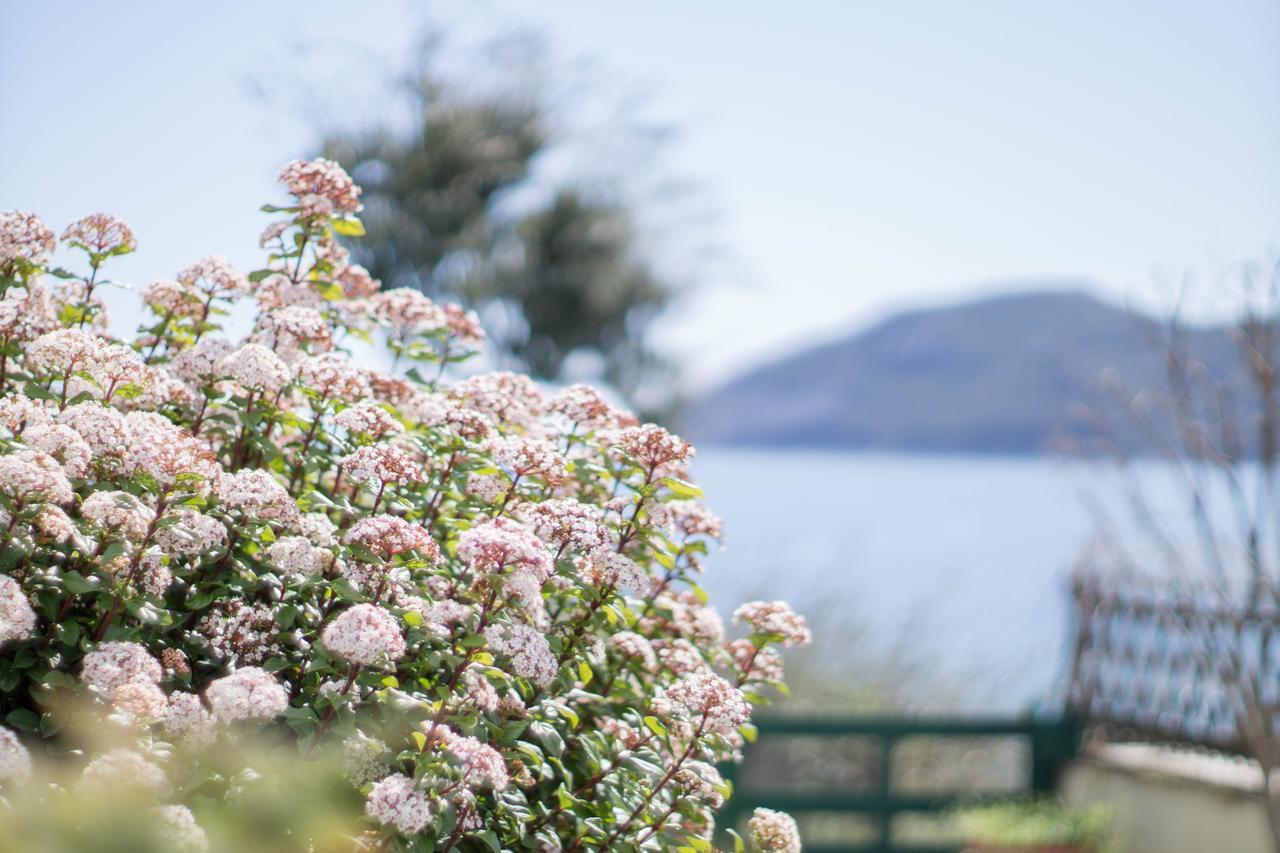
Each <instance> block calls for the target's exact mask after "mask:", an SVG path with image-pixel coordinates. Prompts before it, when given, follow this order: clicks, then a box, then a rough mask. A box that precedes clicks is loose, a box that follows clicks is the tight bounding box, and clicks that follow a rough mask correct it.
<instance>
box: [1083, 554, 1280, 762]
mask: <svg viewBox="0 0 1280 853" xmlns="http://www.w3.org/2000/svg"><path fill="white" fill-rule="evenodd" d="M1072 596H1073V600H1074V605H1075V622H1076V625H1075V628H1076V642H1075V655H1074V660H1073V664H1072V672H1071V680H1070V684H1069V688H1068V697H1067V702H1068V707H1069V708H1070V709H1071V710H1072V711H1074V712H1075V713H1076V714H1078V715H1079V716H1080V717H1081V718H1082V719H1083V720H1084V721H1085V722H1086V723H1088V724H1090V725H1092V726H1094V727H1095V728H1096V727H1102V728H1104V729H1108V730H1112V731H1114V732H1115V733H1116V734H1119V735H1123V736H1127V737H1134V736H1136V737H1141V738H1147V739H1157V740H1168V741H1175V742H1183V743H1190V744H1198V745H1202V746H1208V747H1213V748H1215V749H1222V750H1228V751H1232V752H1243V753H1246V754H1248V753H1250V752H1252V749H1251V746H1250V744H1251V743H1252V744H1254V745H1255V747H1254V748H1256V744H1258V743H1259V742H1262V741H1259V739H1258V736H1259V735H1264V736H1265V738H1272V737H1273V735H1274V733H1275V732H1276V731H1277V728H1278V723H1280V643H1278V642H1277V639H1278V635H1280V614H1278V613H1277V612H1276V611H1275V609H1274V608H1268V609H1266V610H1259V609H1249V608H1244V607H1233V606H1230V605H1226V604H1224V603H1223V601H1224V596H1222V595H1219V594H1217V593H1215V592H1214V591H1212V590H1210V589H1207V588H1206V589H1205V590H1202V591H1199V592H1182V593H1180V594H1179V595H1177V596H1174V595H1171V594H1169V593H1168V592H1167V591H1165V590H1162V589H1161V588H1160V587H1159V586H1157V585H1155V584H1153V583H1149V582H1143V581H1137V580H1115V579H1100V578H1097V577H1079V578H1077V579H1075V581H1074V582H1073V585H1072Z"/></svg>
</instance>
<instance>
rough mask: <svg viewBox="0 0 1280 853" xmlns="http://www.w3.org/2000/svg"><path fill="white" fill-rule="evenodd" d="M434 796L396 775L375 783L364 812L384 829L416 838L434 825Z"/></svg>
mask: <svg viewBox="0 0 1280 853" xmlns="http://www.w3.org/2000/svg"><path fill="white" fill-rule="evenodd" d="M432 803H433V800H432V797H431V795H430V794H428V793H427V792H426V791H422V790H420V789H419V788H418V787H417V785H416V784H415V783H414V781H413V780H412V779H410V778H409V777H408V776H406V775H404V774H403V773H393V774H392V775H390V776H388V777H387V778H385V779H383V780H381V781H380V782H377V783H375V784H374V786H373V788H372V790H370V791H369V796H368V799H366V800H365V804H364V813H365V814H367V815H368V816H369V817H371V818H373V819H374V820H376V821H377V822H378V823H380V824H382V825H383V826H389V827H392V828H394V829H396V830H397V831H399V832H400V833H402V834H404V835H417V834H418V833H420V832H422V831H423V830H425V829H426V828H427V827H428V826H430V825H431V818H432V815H433V808H432Z"/></svg>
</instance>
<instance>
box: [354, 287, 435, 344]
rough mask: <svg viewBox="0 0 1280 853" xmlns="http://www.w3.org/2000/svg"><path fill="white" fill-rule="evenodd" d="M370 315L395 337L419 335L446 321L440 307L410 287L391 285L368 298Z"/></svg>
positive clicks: (433, 329)
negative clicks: (389, 329) (391, 286)
mask: <svg viewBox="0 0 1280 853" xmlns="http://www.w3.org/2000/svg"><path fill="white" fill-rule="evenodd" d="M369 306H370V309H371V310H372V312H373V316H374V318H375V319H377V321H378V322H379V323H382V324H383V325H385V326H390V327H391V330H392V331H393V332H394V333H395V335H396V337H398V338H405V337H408V336H410V335H420V334H426V333H429V332H433V331H435V330H437V329H441V328H443V327H445V326H446V325H447V324H448V317H447V316H446V315H445V312H444V310H443V309H442V308H441V307H440V306H439V305H437V304H435V303H434V302H432V301H431V300H430V299H428V298H427V297H425V296H423V295H422V294H421V293H420V292H419V291H417V290H414V289H413V288H411V287H395V288H392V289H391V290H384V291H382V292H380V293H377V294H374V295H373V296H371V297H370V298H369Z"/></svg>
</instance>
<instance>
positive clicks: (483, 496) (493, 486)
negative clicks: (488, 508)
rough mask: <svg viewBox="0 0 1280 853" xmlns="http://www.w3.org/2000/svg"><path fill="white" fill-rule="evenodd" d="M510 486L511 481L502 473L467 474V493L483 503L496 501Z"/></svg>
mask: <svg viewBox="0 0 1280 853" xmlns="http://www.w3.org/2000/svg"><path fill="white" fill-rule="evenodd" d="M510 486H511V481H510V480H509V479H507V477H506V476H505V475H503V474H476V473H474V472H472V473H471V474H468V475H467V494H468V495H471V496H472V497H474V498H476V499H478V500H480V501H481V502H483V503H487V504H495V503H497V502H498V499H499V498H501V497H502V496H503V495H505V494H506V493H507V489H508V488H510Z"/></svg>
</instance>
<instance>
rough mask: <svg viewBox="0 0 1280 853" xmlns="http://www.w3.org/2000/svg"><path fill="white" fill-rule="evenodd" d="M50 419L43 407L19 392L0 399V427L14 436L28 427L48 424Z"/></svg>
mask: <svg viewBox="0 0 1280 853" xmlns="http://www.w3.org/2000/svg"><path fill="white" fill-rule="evenodd" d="M71 408H76V407H74V406H73V407H71ZM50 417H51V416H50V414H49V413H48V412H47V411H46V410H45V408H44V407H43V406H41V405H40V404H39V403H37V402H35V401H34V400H32V399H30V398H29V397H27V396H26V395H25V394H23V393H22V392H20V391H13V392H10V393H9V394H8V395H6V396H5V397H3V398H0V425H2V426H4V428H5V429H7V430H9V432H10V433H12V434H13V435H15V436H16V435H18V434H19V433H21V432H22V431H23V430H24V429H26V428H27V427H28V426H36V425H40V424H47V423H49V420H50Z"/></svg>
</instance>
